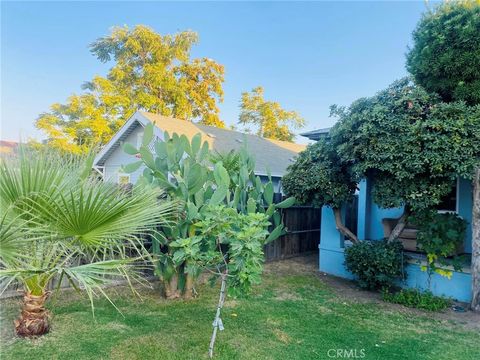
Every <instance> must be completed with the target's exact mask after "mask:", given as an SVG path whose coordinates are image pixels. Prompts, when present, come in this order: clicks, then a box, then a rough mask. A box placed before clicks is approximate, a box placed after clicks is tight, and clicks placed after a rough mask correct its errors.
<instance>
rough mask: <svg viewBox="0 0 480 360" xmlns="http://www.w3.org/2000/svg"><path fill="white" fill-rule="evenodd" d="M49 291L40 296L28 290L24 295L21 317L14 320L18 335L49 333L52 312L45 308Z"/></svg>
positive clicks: (28, 335)
mask: <svg viewBox="0 0 480 360" xmlns="http://www.w3.org/2000/svg"><path fill="white" fill-rule="evenodd" d="M48 295H49V294H48V293H47V292H44V293H43V294H42V295H40V296H36V295H32V294H31V293H30V292H26V293H25V294H24V296H23V306H22V312H21V313H20V317H19V318H18V319H17V320H15V321H14V324H15V332H16V333H17V335H18V336H22V337H33V336H40V335H43V334H46V333H48V331H49V330H50V312H49V311H48V310H47V309H45V301H46V300H47V297H48Z"/></svg>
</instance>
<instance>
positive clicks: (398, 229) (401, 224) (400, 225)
mask: <svg viewBox="0 0 480 360" xmlns="http://www.w3.org/2000/svg"><path fill="white" fill-rule="evenodd" d="M409 216H410V209H409V208H408V207H407V206H405V209H404V210H403V214H402V216H400V219H398V222H397V225H395V227H394V228H393V230H392V232H391V233H390V236H389V237H388V242H391V241H394V240H396V239H398V237H399V236H400V234H401V233H402V231H403V229H405V226H407V220H408V217H409Z"/></svg>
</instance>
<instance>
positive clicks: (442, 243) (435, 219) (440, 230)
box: [414, 212, 467, 257]
mask: <svg viewBox="0 0 480 360" xmlns="http://www.w3.org/2000/svg"><path fill="white" fill-rule="evenodd" d="M414 221H415V222H416V223H417V225H418V227H419V230H418V234H417V242H418V247H419V249H421V250H423V251H425V252H426V253H427V254H433V255H435V256H436V257H440V256H442V257H447V256H450V255H452V254H454V253H455V251H456V249H457V248H458V246H459V245H461V244H462V243H463V240H464V238H465V232H466V229H467V222H466V221H465V220H463V219H462V218H461V217H460V216H458V215H457V214H453V213H437V212H428V213H424V214H422V215H420V216H417V217H416V218H415V220H414Z"/></svg>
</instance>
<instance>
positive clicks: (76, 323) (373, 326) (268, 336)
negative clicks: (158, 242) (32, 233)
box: [1, 270, 480, 360]
mask: <svg viewBox="0 0 480 360" xmlns="http://www.w3.org/2000/svg"><path fill="white" fill-rule="evenodd" d="M199 292H200V297H199V298H197V299H195V300H193V301H190V302H183V301H173V302H166V301H164V300H162V299H161V298H160V297H159V296H158V293H157V291H156V290H142V291H141V293H142V297H143V300H139V299H138V298H135V297H132V295H131V293H129V292H128V291H126V289H123V288H122V289H120V290H119V291H118V293H117V294H115V295H114V299H115V303H116V304H117V305H118V307H119V308H120V309H121V311H122V312H123V314H124V316H125V317H122V315H120V314H119V313H118V312H116V310H115V309H114V308H113V307H112V306H110V305H109V304H108V302H107V301H105V300H99V301H97V303H96V317H95V320H93V319H92V313H91V309H90V305H89V302H88V301H87V300H85V299H83V298H79V297H77V296H72V294H62V297H63V298H62V299H60V300H59V301H58V305H57V306H56V307H55V317H54V319H53V328H52V331H51V333H50V334H48V335H46V336H44V337H42V338H40V339H37V340H23V339H18V338H15V337H14V336H13V330H12V320H13V319H14V318H15V316H16V314H17V312H18V309H17V308H16V307H15V306H16V305H17V304H18V300H8V301H4V302H3V303H2V309H3V312H2V319H1V320H2V322H1V326H2V337H1V358H2V359H36V360H38V359H62V360H64V359H142V360H143V359H202V358H207V349H208V342H209V339H210V334H211V329H212V326H211V324H212V319H213V316H214V312H215V305H216V300H217V288H214V289H212V288H210V287H209V286H208V285H205V286H202V287H200V289H199ZM418 314H419V313H418V312H414V311H411V310H406V309H404V308H401V307H399V306H397V305H390V304H388V305H387V304H383V305H382V304H380V305H379V304H375V303H372V302H360V303H356V302H354V301H349V300H345V298H344V297H343V296H342V294H338V290H333V289H332V288H330V287H329V286H328V285H326V284H324V283H323V282H322V280H321V279H320V278H319V277H317V276H316V275H315V274H312V273H310V274H309V273H307V274H302V273H299V271H298V270H297V271H296V273H295V271H294V270H293V273H292V272H289V271H284V272H280V273H278V272H276V271H272V270H270V272H269V273H268V274H267V275H266V276H265V277H264V282H263V285H262V286H260V287H257V288H256V289H255V292H254V293H253V294H252V296H251V297H250V298H248V299H241V300H232V299H229V300H228V301H227V303H226V308H225V309H224V313H223V321H224V324H225V331H223V332H219V336H218V338H217V346H216V349H215V358H217V359H249V360H251V359H282V360H283V359H285V360H287V359H330V358H331V357H328V354H327V352H328V350H329V349H347V350H349V349H356V351H357V356H361V350H362V349H364V353H365V357H364V359H402V360H403V359H435V360H439V359H448V360H450V359H462V360H468V359H480V345H479V344H480V343H479V333H478V331H474V330H468V329H466V328H462V327H461V325H458V324H454V323H452V322H448V321H445V320H435V319H434V317H432V316H431V315H430V314H428V313H420V315H418ZM331 354H332V353H331V352H330V355H331Z"/></svg>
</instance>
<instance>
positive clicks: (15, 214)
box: [0, 152, 176, 337]
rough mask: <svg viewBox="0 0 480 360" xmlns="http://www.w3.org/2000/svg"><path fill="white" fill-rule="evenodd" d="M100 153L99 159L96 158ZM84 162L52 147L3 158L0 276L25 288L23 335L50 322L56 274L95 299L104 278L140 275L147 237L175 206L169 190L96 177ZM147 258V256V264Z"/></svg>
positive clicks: (34, 333)
mask: <svg viewBox="0 0 480 360" xmlns="http://www.w3.org/2000/svg"><path fill="white" fill-rule="evenodd" d="M91 160H93V159H91ZM90 169H91V161H88V162H87V163H86V164H85V165H83V164H82V163H81V162H78V161H76V160H72V159H71V158H70V159H66V158H65V157H59V156H58V155H51V154H48V153H43V154H35V153H25V152H21V154H20V155H19V158H14V159H9V160H3V161H2V164H1V169H0V199H1V201H2V207H3V209H4V211H5V214H4V216H3V218H2V220H1V222H0V245H1V246H0V282H1V291H2V292H3V291H4V290H5V289H6V288H7V287H8V286H9V285H10V284H12V283H13V284H19V285H20V286H21V287H22V288H23V290H24V298H23V306H22V312H21V315H20V317H19V319H18V320H16V321H15V328H16V332H17V334H18V335H20V336H28V337H30V336H38V335H43V334H45V333H47V332H48V331H49V329H50V316H49V311H48V310H47V309H46V308H45V302H46V300H47V298H48V296H49V293H50V292H49V291H48V289H49V285H50V284H51V282H52V281H53V280H57V281H58V283H59V284H60V283H61V282H62V280H63V279H66V280H68V282H69V283H70V284H72V286H73V287H74V288H75V289H77V290H78V289H82V290H83V291H85V292H86V293H87V295H88V297H89V299H90V301H91V302H92V311H93V296H95V295H96V294H102V295H103V296H105V297H106V298H107V299H108V296H107V294H106V293H105V292H104V290H103V289H102V286H103V285H105V284H107V283H109V282H111V281H112V280H115V279H119V278H124V279H127V280H128V282H129V283H132V281H141V276H142V272H141V270H142V266H140V267H139V266H138V265H139V264H138V263H139V261H143V260H144V259H147V258H148V254H147V253H146V251H145V249H144V247H143V242H142V237H143V236H144V235H146V234H148V233H150V232H151V230H152V229H153V228H154V226H155V225H157V224H158V223H161V224H166V221H167V220H168V218H169V216H170V215H171V214H172V212H173V211H174V210H175V206H176V204H175V203H174V202H171V201H161V202H159V201H158V200H157V197H158V196H161V195H162V193H161V192H159V191H158V190H153V189H149V188H146V187H145V188H140V187H138V188H135V189H133V190H132V191H131V192H130V193H128V192H125V191H124V190H122V189H120V188H118V187H117V186H116V185H115V184H108V183H103V182H98V181H95V180H93V179H90V178H89V176H88V175H89V174H90ZM141 263H142V262H140V264H141Z"/></svg>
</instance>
